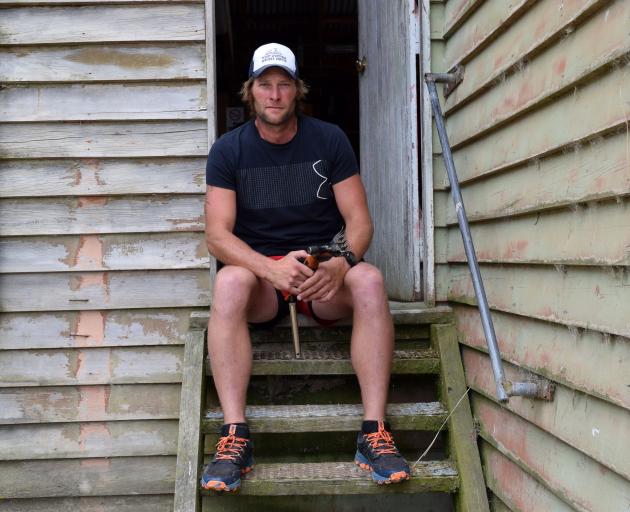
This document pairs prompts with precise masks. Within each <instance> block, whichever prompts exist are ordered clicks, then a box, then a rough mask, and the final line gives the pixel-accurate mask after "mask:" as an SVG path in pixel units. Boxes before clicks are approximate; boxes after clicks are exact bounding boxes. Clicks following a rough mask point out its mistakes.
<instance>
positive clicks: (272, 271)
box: [265, 251, 313, 295]
mask: <svg viewBox="0 0 630 512" xmlns="http://www.w3.org/2000/svg"><path fill="white" fill-rule="evenodd" d="M307 256H308V253H307V252H306V251H291V252H290V253H288V254H287V255H286V256H285V257H284V258H282V259H281V260H271V259H270V260H269V268H268V271H267V274H266V276H265V279H266V280H267V281H269V282H270V283H271V284H272V285H273V287H274V288H277V289H278V290H282V291H285V292H289V293H290V294H292V295H297V294H298V291H299V286H300V285H302V284H303V283H304V282H305V281H306V280H308V279H309V278H310V277H311V276H312V275H313V271H312V270H311V269H310V268H308V267H307V266H306V265H304V264H303V263H300V262H299V261H298V258H306V257H307Z"/></svg>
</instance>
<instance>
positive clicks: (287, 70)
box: [249, 64, 298, 80]
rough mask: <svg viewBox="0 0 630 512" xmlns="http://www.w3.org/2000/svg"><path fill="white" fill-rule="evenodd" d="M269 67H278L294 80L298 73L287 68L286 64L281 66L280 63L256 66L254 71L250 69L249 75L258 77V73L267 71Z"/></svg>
mask: <svg viewBox="0 0 630 512" xmlns="http://www.w3.org/2000/svg"><path fill="white" fill-rule="evenodd" d="M270 68H280V69H282V70H283V71H286V72H287V73H288V75H289V76H290V77H291V78H293V79H294V80H296V79H297V77H298V74H297V72H296V71H293V70H292V69H289V68H287V67H286V66H282V65H280V64H269V65H268V66H263V67H261V68H258V69H257V70H256V71H253V70H252V71H250V73H249V76H250V77H251V78H258V77H259V76H260V75H262V74H263V73H264V72H265V71H267V70H268V69H270Z"/></svg>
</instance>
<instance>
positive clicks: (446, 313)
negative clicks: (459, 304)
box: [190, 301, 453, 329]
mask: <svg viewBox="0 0 630 512" xmlns="http://www.w3.org/2000/svg"><path fill="white" fill-rule="evenodd" d="M389 309H390V311H391V313H392V318H393V319H394V324H396V325H428V324H443V323H448V322H451V321H452V319H453V310H452V309H451V308H450V307H448V306H436V307H433V308H427V307H425V306H424V305H423V304H422V303H419V302H392V301H390V302H389ZM209 316H210V313H209V311H195V312H193V313H192V314H191V315H190V328H191V329H205V328H206V327H207V326H208V318H209ZM299 319H300V327H320V326H319V324H318V323H317V322H315V321H314V320H313V319H312V318H308V317H305V316H302V315H300V316H299ZM350 323H351V322H350V319H348V318H345V319H342V320H340V321H339V322H338V323H337V324H336V325H338V326H344V325H350ZM289 325H290V323H289V319H288V318H285V319H284V320H283V321H282V322H280V323H279V324H278V326H280V327H287V326H289Z"/></svg>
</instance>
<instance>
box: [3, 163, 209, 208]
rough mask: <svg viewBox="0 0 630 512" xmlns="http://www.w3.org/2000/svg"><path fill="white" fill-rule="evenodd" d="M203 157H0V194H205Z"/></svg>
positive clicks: (48, 195)
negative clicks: (13, 158)
mask: <svg viewBox="0 0 630 512" xmlns="http://www.w3.org/2000/svg"><path fill="white" fill-rule="evenodd" d="M205 165H206V159H205V158H196V157H192V158H184V157H179V158H168V157H167V158H128V159H120V158H101V159H96V158H84V159H73V160H66V159H54V160H45V159H44V160H34V159H33V160H28V159H26V160H7V161H0V197H25V198H28V197H41V198H44V197H52V196H105V195H127V196H128V195H131V194H140V195H145V194H203V193H205V190H206V186H205V183H206V179H205V176H206V174H205Z"/></svg>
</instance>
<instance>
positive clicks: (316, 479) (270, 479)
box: [201, 461, 458, 499]
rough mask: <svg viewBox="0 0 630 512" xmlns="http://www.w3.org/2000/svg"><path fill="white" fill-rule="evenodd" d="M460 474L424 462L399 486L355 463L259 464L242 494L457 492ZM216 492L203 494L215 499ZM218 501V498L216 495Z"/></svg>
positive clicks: (449, 466)
mask: <svg viewBox="0 0 630 512" xmlns="http://www.w3.org/2000/svg"><path fill="white" fill-rule="evenodd" d="M457 487H458V483H457V471H456V470H455V468H454V467H453V465H452V464H451V463H450V462H448V461H431V462H420V463H419V464H418V465H417V466H416V467H415V468H414V469H413V470H412V478H411V480H409V481H407V482H403V483H399V484H396V485H387V486H385V485H383V486H380V485H376V484H374V482H373V481H372V479H371V477H370V476H369V474H368V473H367V472H365V471H364V470H362V469H360V468H359V467H358V466H357V465H356V464H354V463H352V462H329V463H317V464H316V463H305V464H283V463H271V464H259V465H257V466H256V469H255V470H254V471H252V472H251V473H248V474H247V475H245V476H244V477H243V486H242V487H241V490H240V491H239V494H241V495H256V496H271V495H273V496H287V495H296V494H297V495H322V494H380V493H386V492H391V493H406V492H414V493H415V492H454V491H455V490H456V489H457ZM211 492H212V491H203V490H202V491H201V493H202V495H204V496H212V494H210V493H211ZM213 498H214V499H216V495H215V496H213Z"/></svg>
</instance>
